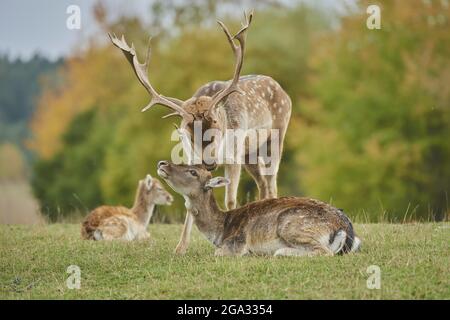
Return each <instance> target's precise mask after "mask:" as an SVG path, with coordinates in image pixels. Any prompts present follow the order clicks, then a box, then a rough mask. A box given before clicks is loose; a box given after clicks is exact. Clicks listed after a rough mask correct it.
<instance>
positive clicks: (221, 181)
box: [205, 177, 230, 190]
mask: <svg viewBox="0 0 450 320" xmlns="http://www.w3.org/2000/svg"><path fill="white" fill-rule="evenodd" d="M229 183H230V180H229V179H227V178H224V177H214V178H211V179H209V180H208V181H206V184H205V189H206V190H209V189H212V188H219V187H224V186H226V185H227V184H229Z"/></svg>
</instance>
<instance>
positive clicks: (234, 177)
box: [225, 164, 241, 210]
mask: <svg viewBox="0 0 450 320" xmlns="http://www.w3.org/2000/svg"><path fill="white" fill-rule="evenodd" d="M240 176H241V165H240V164H230V165H226V166H225V178H227V179H229V180H230V183H229V184H228V185H227V186H226V187H225V207H226V208H227V210H231V209H234V208H236V198H237V191H238V186H239V179H240Z"/></svg>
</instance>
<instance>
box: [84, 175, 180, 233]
mask: <svg viewBox="0 0 450 320" xmlns="http://www.w3.org/2000/svg"><path fill="white" fill-rule="evenodd" d="M172 201H173V198H172V195H170V193H168V192H167V191H166V190H165V189H164V187H163V186H162V185H161V183H160V182H159V180H158V179H154V178H152V177H151V176H150V175H147V176H146V178H145V179H144V180H140V181H139V185H138V188H137V191H136V199H135V201H134V205H133V207H132V208H131V209H128V208H125V207H113V206H101V207H98V208H96V209H94V210H93V211H92V212H91V213H90V214H89V215H88V216H87V217H86V219H85V220H84V221H83V223H82V226H81V237H82V238H83V239H90V240H114V239H120V240H126V241H132V240H140V239H147V238H149V237H150V234H149V233H148V232H147V226H148V224H149V222H150V218H151V217H152V215H153V209H154V207H155V205H157V204H158V205H170V204H171V203H172Z"/></svg>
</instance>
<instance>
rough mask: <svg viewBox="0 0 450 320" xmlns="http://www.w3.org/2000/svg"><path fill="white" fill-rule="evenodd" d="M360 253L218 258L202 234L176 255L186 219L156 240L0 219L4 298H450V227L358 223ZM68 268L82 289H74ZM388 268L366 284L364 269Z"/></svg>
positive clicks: (157, 233)
mask: <svg viewBox="0 0 450 320" xmlns="http://www.w3.org/2000/svg"><path fill="white" fill-rule="evenodd" d="M355 229H356V231H357V232H358V234H359V235H360V236H361V238H362V239H363V248H362V252H360V253H357V254H352V255H345V256H336V257H313V258H286V257H283V258H274V257H262V256H258V257H256V256H253V257H251V256H247V257H241V258H232V257H215V256H214V255H213V253H214V249H213V247H212V246H211V245H210V244H209V243H208V242H207V241H206V240H205V239H203V236H202V235H200V234H199V232H198V231H197V230H195V232H194V233H193V241H192V243H191V247H190V249H189V251H188V253H187V254H186V255H185V256H175V255H174V254H173V253H172V251H173V249H174V248H175V246H176V244H177V240H178V236H179V233H180V232H181V225H166V224H152V225H150V232H151V235H152V240H151V241H150V242H148V241H147V242H133V243H124V242H92V241H83V240H81V239H80V236H79V225H78V224H49V225H45V224H42V225H40V226H18V225H0V298H2V299H113V298H115V299H449V298H450V278H449V276H448V275H449V271H450V254H449V253H450V251H449V243H450V242H449V231H450V224H449V223H423V224H419V223H417V224H416V223H411V224H356V225H355ZM69 265H77V266H79V267H80V269H81V288H80V289H79V290H77V289H68V288H67V286H66V279H67V278H68V277H69V274H68V273H66V270H67V267H68V266H69ZM370 265H377V266H379V267H380V269H381V288H380V289H368V288H367V285H366V282H367V279H368V278H369V276H370V275H369V274H368V273H367V268H368V267H369V266H370Z"/></svg>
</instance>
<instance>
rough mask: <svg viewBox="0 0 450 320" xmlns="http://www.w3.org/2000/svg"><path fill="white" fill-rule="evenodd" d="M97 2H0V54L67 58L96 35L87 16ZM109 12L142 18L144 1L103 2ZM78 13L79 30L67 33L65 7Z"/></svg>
mask: <svg viewBox="0 0 450 320" xmlns="http://www.w3.org/2000/svg"><path fill="white" fill-rule="evenodd" d="M96 1H97V0H1V1H0V53H3V54H4V53H7V54H9V55H10V56H11V57H13V58H16V57H21V58H22V59H27V58H29V57H30V56H32V55H33V54H34V53H36V52H39V53H41V54H42V55H45V56H47V57H49V58H51V59H57V58H58V57H60V56H65V55H67V54H70V51H71V50H73V49H74V46H76V45H77V44H79V43H82V42H83V39H86V38H87V37H88V36H89V35H90V34H92V33H93V32H96V31H97V30H96V25H95V21H94V18H93V16H92V14H91V12H92V10H91V9H92V7H93V5H94V4H95V3H96ZM103 2H105V3H106V5H107V7H108V8H109V10H110V11H111V13H114V12H120V13H122V14H137V15H145V12H148V8H149V1H148V0H133V1H122V0H103ZM70 5H78V6H79V7H80V9H81V29H80V30H69V29H68V28H67V26H66V20H67V19H68V17H69V14H67V13H66V10H67V7H69V6H70Z"/></svg>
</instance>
